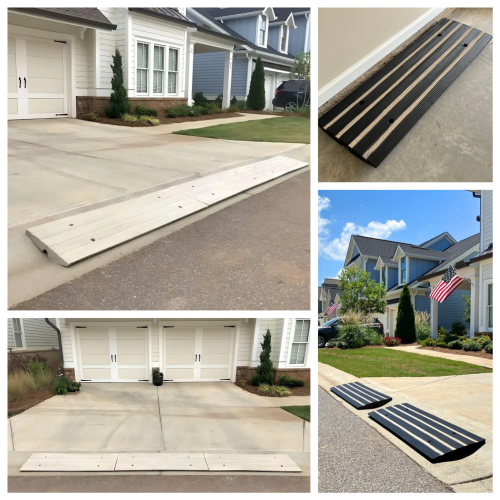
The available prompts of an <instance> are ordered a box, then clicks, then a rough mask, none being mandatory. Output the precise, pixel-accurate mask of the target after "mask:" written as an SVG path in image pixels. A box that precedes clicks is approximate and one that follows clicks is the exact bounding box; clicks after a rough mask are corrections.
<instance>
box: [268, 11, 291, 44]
mask: <svg viewBox="0 0 500 500" xmlns="http://www.w3.org/2000/svg"><path fill="white" fill-rule="evenodd" d="M296 28H297V25H296V24H295V18H294V17H293V14H292V13H291V12H290V15H289V16H288V18H287V19H278V20H277V21H274V22H272V23H270V24H269V37H268V42H267V43H268V45H269V46H271V47H272V48H273V49H276V50H277V51H278V52H281V53H282V54H288V45H289V41H290V30H294V29H296Z"/></svg>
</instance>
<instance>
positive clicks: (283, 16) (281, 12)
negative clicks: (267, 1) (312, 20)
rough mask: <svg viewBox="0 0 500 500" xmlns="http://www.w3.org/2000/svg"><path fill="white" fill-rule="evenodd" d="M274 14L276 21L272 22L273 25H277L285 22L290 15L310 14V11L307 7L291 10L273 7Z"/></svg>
mask: <svg viewBox="0 0 500 500" xmlns="http://www.w3.org/2000/svg"><path fill="white" fill-rule="evenodd" d="M273 10H274V13H275V14H276V17H277V19H276V21H273V22H274V23H279V22H283V21H286V20H287V19H288V16H289V15H290V13H293V14H295V13H298V12H310V11H311V9H310V8H309V7H294V8H293V9H291V8H286V7H273ZM271 24H272V23H271Z"/></svg>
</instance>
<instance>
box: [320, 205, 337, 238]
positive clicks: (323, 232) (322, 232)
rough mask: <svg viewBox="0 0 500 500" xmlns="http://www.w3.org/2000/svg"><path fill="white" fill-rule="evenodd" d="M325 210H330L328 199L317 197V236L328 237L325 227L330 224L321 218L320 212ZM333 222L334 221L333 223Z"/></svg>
mask: <svg viewBox="0 0 500 500" xmlns="http://www.w3.org/2000/svg"><path fill="white" fill-rule="evenodd" d="M327 208H330V199H329V198H327V197H326V196H325V197H321V196H319V195H318V234H319V235H320V236H328V235H329V234H330V232H329V231H328V228H327V227H326V226H327V225H328V224H330V222H332V221H329V220H328V219H324V218H323V217H321V212H322V211H323V210H326V209H327ZM333 222H335V221H333Z"/></svg>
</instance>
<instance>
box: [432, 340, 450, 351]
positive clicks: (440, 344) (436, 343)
mask: <svg viewBox="0 0 500 500" xmlns="http://www.w3.org/2000/svg"><path fill="white" fill-rule="evenodd" d="M434 346H435V347H443V348H445V349H446V348H448V344H447V343H446V342H439V341H436V342H434Z"/></svg>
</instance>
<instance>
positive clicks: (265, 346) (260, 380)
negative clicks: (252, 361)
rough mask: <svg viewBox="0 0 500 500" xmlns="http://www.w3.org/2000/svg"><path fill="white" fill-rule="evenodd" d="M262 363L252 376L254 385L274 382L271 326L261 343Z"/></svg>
mask: <svg viewBox="0 0 500 500" xmlns="http://www.w3.org/2000/svg"><path fill="white" fill-rule="evenodd" d="M260 345H261V347H262V352H261V353H260V365H259V366H258V367H257V368H256V370H255V372H256V374H255V375H254V376H253V377H252V385H255V386H257V385H260V384H269V385H272V384H273V382H274V372H273V362H272V361H271V330H269V328H268V329H267V331H266V334H265V335H264V341H263V342H262V343H261V344H260Z"/></svg>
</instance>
